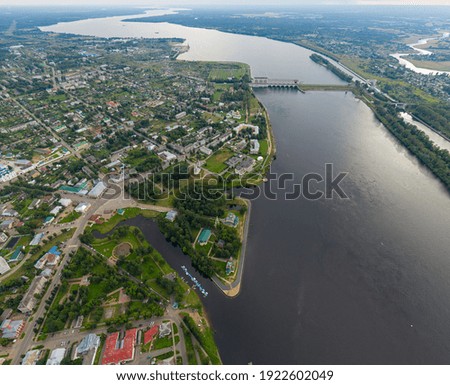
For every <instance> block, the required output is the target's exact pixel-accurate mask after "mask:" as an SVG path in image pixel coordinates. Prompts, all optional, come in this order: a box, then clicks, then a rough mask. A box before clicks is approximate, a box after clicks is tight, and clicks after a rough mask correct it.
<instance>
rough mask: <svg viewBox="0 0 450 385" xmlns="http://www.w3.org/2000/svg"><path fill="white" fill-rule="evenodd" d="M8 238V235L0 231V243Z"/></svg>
mask: <svg viewBox="0 0 450 385" xmlns="http://www.w3.org/2000/svg"><path fill="white" fill-rule="evenodd" d="M7 240H8V236H7V235H6V234H5V233H0V243H5V242H6V241H7Z"/></svg>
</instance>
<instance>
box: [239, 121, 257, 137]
mask: <svg viewBox="0 0 450 385" xmlns="http://www.w3.org/2000/svg"><path fill="white" fill-rule="evenodd" d="M246 128H250V129H251V130H252V135H254V136H257V135H259V127H258V126H253V125H252V124H245V123H242V124H240V125H239V126H236V127H234V128H233V131H234V132H235V133H236V134H239V133H240V132H241V131H242V130H244V129H246Z"/></svg>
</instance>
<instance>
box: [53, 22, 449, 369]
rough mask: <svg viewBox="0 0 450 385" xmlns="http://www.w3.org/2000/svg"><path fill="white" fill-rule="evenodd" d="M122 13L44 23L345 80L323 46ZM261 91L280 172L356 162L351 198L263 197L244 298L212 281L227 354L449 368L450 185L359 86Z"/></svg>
mask: <svg viewBox="0 0 450 385" xmlns="http://www.w3.org/2000/svg"><path fill="white" fill-rule="evenodd" d="M120 20H121V18H107V19H92V20H83V21H77V22H72V23H63V24H58V25H55V26H50V27H46V28H45V29H46V30H49V31H56V32H70V33H82V34H90V35H96V36H102V37H107V36H110V37H111V36H122V37H125V36H129V37H136V36H148V37H169V36H170V37H182V38H183V37H184V38H186V39H187V43H188V44H189V46H190V50H189V52H188V53H186V54H184V55H183V56H182V59H186V60H233V61H245V62H247V63H248V64H250V66H251V69H252V73H253V75H260V76H269V77H277V78H297V79H300V80H302V81H305V82H307V83H339V82H340V80H339V79H337V78H336V77H334V75H332V74H331V73H329V72H327V71H326V70H325V69H324V68H322V67H320V66H318V65H316V64H314V63H313V62H311V61H309V59H308V56H309V54H310V51H308V50H306V49H304V48H301V47H298V46H295V45H292V44H287V43H281V42H276V41H272V40H269V39H265V38H258V37H250V36H242V35H232V34H226V33H222V32H218V31H212V30H202V29H193V28H188V27H181V26H178V25H171V24H167V23H163V24H160V23H158V24H153V23H123V22H122V21H120ZM124 24H125V25H124ZM155 32H159V34H156V35H155ZM256 95H257V97H258V98H259V99H260V100H261V101H262V103H264V105H265V106H266V108H267V110H268V112H269V114H270V117H271V122H272V125H273V129H274V134H275V139H276V143H277V159H276V160H275V161H274V163H273V167H272V171H273V172H275V173H278V174H281V173H292V174H293V175H294V177H295V180H297V181H299V180H300V179H301V178H302V176H303V175H305V174H307V173H310V172H319V173H323V170H324V167H325V163H333V164H334V169H335V172H336V173H337V172H341V171H346V172H348V175H347V177H346V178H345V179H344V182H343V183H342V187H343V188H344V190H345V192H346V193H347V194H348V196H349V199H347V200H341V199H337V198H335V199H330V200H325V199H320V200H316V201H308V200H306V199H296V200H286V199H284V198H283V196H282V195H280V196H279V197H278V199H276V200H270V199H268V198H266V197H264V196H261V197H259V198H257V199H255V200H254V201H253V203H252V217H251V222H250V230H249V236H248V244H247V256H246V266H245V271H244V278H243V285H242V288H241V293H240V295H239V296H238V297H236V298H235V299H228V298H226V297H225V296H224V295H223V294H222V293H221V292H219V291H218V290H217V289H216V288H215V287H214V285H213V284H212V283H211V282H208V281H205V280H203V279H202V280H201V281H202V284H203V286H204V287H206V289H207V291H208V292H209V295H208V297H207V298H204V299H203V301H204V304H205V307H206V309H207V312H208V315H209V317H210V319H211V321H212V325H213V327H214V329H215V332H216V341H217V344H218V346H219V349H220V353H221V356H222V358H223V361H224V363H226V364H246V363H249V362H253V363H255V364H265V363H271V364H406V363H407V364H418V363H423V364H425V363H426V364H448V363H449V362H450V322H449V319H450V255H449V250H450V233H449V229H450V200H449V194H448V192H447V191H446V190H445V188H444V187H443V186H442V185H441V183H440V182H439V181H438V180H437V179H436V178H435V177H434V176H433V175H432V174H431V173H430V172H429V171H428V170H427V169H426V168H424V167H422V166H421V165H420V164H419V163H418V162H417V161H416V159H415V158H414V157H412V156H411V155H410V154H409V153H408V152H407V151H406V150H405V149H404V148H403V147H402V146H401V145H400V144H399V143H398V142H397V141H396V140H395V139H394V138H393V137H392V136H391V134H390V133H389V132H388V131H387V130H386V129H385V128H384V127H383V126H382V125H381V124H380V123H378V122H377V121H376V120H375V118H374V116H373V114H372V112H371V110H370V109H369V108H368V107H367V106H366V105H365V104H364V103H363V102H361V101H359V100H357V99H355V98H354V97H353V95H352V94H350V93H347V94H346V93H342V92H308V93H306V94H301V93H299V92H294V91H287V90H284V91H281V90H278V91H276V90H269V89H265V90H264V89H263V90H257V91H256ZM288 187H289V186H288ZM273 190H274V191H275V192H278V193H280V194H282V193H283V190H282V189H280V188H278V187H276V186H274V187H273ZM127 223H128V224H135V225H139V226H140V227H141V228H142V229H143V231H144V234H145V236H146V237H147V239H148V240H149V241H150V243H152V244H153V245H154V246H155V248H156V249H157V250H159V251H160V252H161V253H162V255H163V256H164V257H165V258H166V259H167V260H168V261H169V263H170V264H171V265H172V266H174V267H175V268H176V269H177V270H178V271H179V272H181V269H180V267H181V265H182V264H186V263H187V257H186V256H184V255H183V254H182V253H181V252H180V250H179V249H177V248H175V247H173V246H172V245H170V244H169V243H167V242H166V241H165V240H164V238H163V237H162V235H161V234H160V233H159V231H158V229H157V227H156V225H155V224H154V223H153V222H151V220H147V219H144V218H135V219H132V220H130V221H128V222H127Z"/></svg>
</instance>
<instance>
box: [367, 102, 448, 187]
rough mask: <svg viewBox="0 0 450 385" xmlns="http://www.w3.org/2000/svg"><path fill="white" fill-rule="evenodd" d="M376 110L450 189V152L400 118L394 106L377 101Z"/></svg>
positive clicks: (389, 128)
mask: <svg viewBox="0 0 450 385" xmlns="http://www.w3.org/2000/svg"><path fill="white" fill-rule="evenodd" d="M374 112H375V115H376V116H377V118H378V119H379V120H380V121H381V122H382V123H383V124H384V125H385V126H386V127H387V128H388V130H389V131H391V132H392V134H393V135H394V136H395V137H396V138H397V139H398V140H399V141H400V142H402V143H403V145H404V146H405V147H406V148H407V149H408V150H409V151H410V152H411V153H413V154H414V155H415V156H416V157H417V158H418V159H419V160H420V161H421V162H422V163H423V164H424V165H425V166H427V167H428V168H429V169H430V170H431V171H432V172H433V173H434V174H435V175H436V176H437V177H438V178H439V179H440V180H441V181H442V182H443V183H444V184H445V186H446V187H447V189H448V190H449V191H450V153H449V152H448V151H447V150H442V149H441V148H439V147H437V146H435V145H434V143H433V142H432V141H431V140H430V139H429V138H428V136H427V135H426V134H425V133H424V132H422V131H420V130H419V129H417V128H416V126H414V125H412V124H409V123H406V122H405V121H404V120H403V119H402V118H400V117H399V116H398V113H397V111H396V109H395V107H394V106H392V105H386V104H383V103H381V102H379V101H375V104H374Z"/></svg>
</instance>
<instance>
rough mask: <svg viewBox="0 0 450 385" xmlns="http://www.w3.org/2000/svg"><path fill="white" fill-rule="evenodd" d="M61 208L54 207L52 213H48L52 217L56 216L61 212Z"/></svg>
mask: <svg viewBox="0 0 450 385" xmlns="http://www.w3.org/2000/svg"><path fill="white" fill-rule="evenodd" d="M61 209H62V206H56V207H54V208H53V209H52V211H50V214H51V215H53V216H55V217H56V216H57V215H58V214H59V212H60V211H61Z"/></svg>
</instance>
